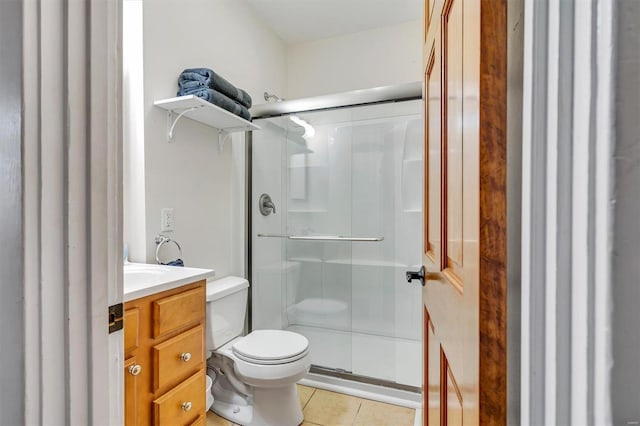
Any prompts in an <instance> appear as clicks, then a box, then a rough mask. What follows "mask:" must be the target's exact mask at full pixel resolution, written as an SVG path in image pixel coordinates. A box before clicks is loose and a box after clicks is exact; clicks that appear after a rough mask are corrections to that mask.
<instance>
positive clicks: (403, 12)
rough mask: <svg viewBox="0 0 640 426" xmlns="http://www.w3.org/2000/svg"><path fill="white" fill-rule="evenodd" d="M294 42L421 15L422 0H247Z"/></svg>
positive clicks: (396, 21) (275, 28) (269, 22)
mask: <svg viewBox="0 0 640 426" xmlns="http://www.w3.org/2000/svg"><path fill="white" fill-rule="evenodd" d="M246 1H247V2H248V3H249V5H251V7H252V8H253V9H254V10H255V11H256V13H257V14H258V16H260V17H261V18H262V19H263V20H264V21H265V22H266V23H267V25H269V26H270V27H271V28H272V29H273V30H274V31H275V32H276V33H277V34H278V35H279V36H280V37H281V38H282V40H284V41H285V42H286V43H289V44H294V43H300V42H305V41H311V40H317V39H321V38H327V37H333V36H337V35H342V34H349V33H355V32H359V31H365V30H369V29H373V28H379V27H385V26H389V25H394V24H400V23H402V22H407V21H415V20H418V19H421V18H422V1H423V0H246Z"/></svg>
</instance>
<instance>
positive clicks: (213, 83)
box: [178, 68, 252, 109]
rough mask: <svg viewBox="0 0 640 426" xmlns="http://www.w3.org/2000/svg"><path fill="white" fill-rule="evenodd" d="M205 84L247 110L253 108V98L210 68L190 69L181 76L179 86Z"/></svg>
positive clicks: (187, 87)
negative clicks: (196, 83)
mask: <svg viewBox="0 0 640 426" xmlns="http://www.w3.org/2000/svg"><path fill="white" fill-rule="evenodd" d="M194 81H195V82H198V83H203V85H206V86H209V88H210V89H213V90H216V91H218V92H220V93H222V94H223V95H225V96H227V97H229V98H231V99H233V100H234V101H236V102H238V103H240V104H241V105H242V106H244V107H245V108H247V109H248V108H251V103H252V100H251V96H249V94H248V93H247V92H245V91H244V90H242V89H238V88H237V87H236V86H234V85H233V84H231V83H229V82H228V81H227V80H225V79H224V78H222V77H220V76H219V75H218V74H216V73H215V72H214V71H213V70H211V69H209V68H188V69H186V70H184V71H183V72H182V74H180V78H179V79H178V85H179V86H180V89H181V90H182V89H189V88H193V87H194V86H192V85H191V84H192V82H194Z"/></svg>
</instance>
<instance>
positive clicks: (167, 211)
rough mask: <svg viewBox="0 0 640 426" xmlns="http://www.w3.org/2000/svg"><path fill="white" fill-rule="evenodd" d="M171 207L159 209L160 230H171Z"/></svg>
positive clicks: (172, 222)
mask: <svg viewBox="0 0 640 426" xmlns="http://www.w3.org/2000/svg"><path fill="white" fill-rule="evenodd" d="M173 228H174V221H173V209H172V208H168V207H165V208H163V209H162V210H160V230H161V231H173Z"/></svg>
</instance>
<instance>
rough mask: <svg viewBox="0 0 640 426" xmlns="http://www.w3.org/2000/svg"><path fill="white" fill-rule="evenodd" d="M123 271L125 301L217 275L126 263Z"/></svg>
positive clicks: (210, 271)
mask: <svg viewBox="0 0 640 426" xmlns="http://www.w3.org/2000/svg"><path fill="white" fill-rule="evenodd" d="M123 269H124V271H123V272H124V299H125V301H127V300H132V299H136V298H138V297H143V296H146V295H149V294H153V293H156V292H159V291H164V290H167V289H169V288H175V287H178V286H180V285H184V284H189V283H191V282H195V281H198V280H201V279H204V278H208V277H212V276H213V275H214V274H215V272H214V271H212V270H210V269H199V268H184V267H178V266H166V265H151V264H144V263H126V264H125V265H124V268H123Z"/></svg>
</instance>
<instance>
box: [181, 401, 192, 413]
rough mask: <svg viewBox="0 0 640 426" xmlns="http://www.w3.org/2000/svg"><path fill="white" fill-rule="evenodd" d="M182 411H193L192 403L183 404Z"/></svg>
mask: <svg viewBox="0 0 640 426" xmlns="http://www.w3.org/2000/svg"><path fill="white" fill-rule="evenodd" d="M182 409H183V410H184V411H189V410H191V402H190V401H187V402H183V403H182Z"/></svg>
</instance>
